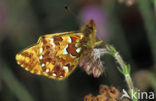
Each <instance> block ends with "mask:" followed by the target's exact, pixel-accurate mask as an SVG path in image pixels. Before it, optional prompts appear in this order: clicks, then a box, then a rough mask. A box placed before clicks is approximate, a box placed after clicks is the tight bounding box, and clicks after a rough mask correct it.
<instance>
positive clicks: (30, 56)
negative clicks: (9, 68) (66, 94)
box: [16, 20, 99, 80]
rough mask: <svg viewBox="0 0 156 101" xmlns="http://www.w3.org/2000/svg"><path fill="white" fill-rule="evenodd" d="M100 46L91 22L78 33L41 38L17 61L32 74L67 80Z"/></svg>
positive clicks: (23, 52) (18, 57)
mask: <svg viewBox="0 0 156 101" xmlns="http://www.w3.org/2000/svg"><path fill="white" fill-rule="evenodd" d="M97 43H99V42H96V25H95V22H94V21H93V20H90V21H89V23H88V24H85V25H84V26H82V28H81V29H80V30H78V31H71V32H62V33H54V34H47V35H42V36H40V37H39V39H38V42H37V43H36V44H34V45H32V46H30V47H29V48H26V49H24V50H23V51H21V52H19V53H18V54H17V55H16V60H17V63H18V64H19V65H20V66H21V67H23V68H25V70H27V71H30V72H31V73H34V74H38V75H44V76H47V77H49V78H52V79H55V80H64V79H66V78H67V77H68V76H69V75H70V74H71V73H72V72H73V71H74V70H75V68H76V67H77V66H78V64H79V61H80V60H81V59H82V58H83V57H84V56H86V55H88V54H90V53H91V52H92V50H93V48H94V47H95V45H96V44H97Z"/></svg>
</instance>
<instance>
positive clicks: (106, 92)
mask: <svg viewBox="0 0 156 101" xmlns="http://www.w3.org/2000/svg"><path fill="white" fill-rule="evenodd" d="M99 93H100V94H99V95H97V96H93V95H92V94H88V95H86V96H85V98H84V101H118V100H119V99H120V92H119V91H118V90H117V89H116V88H115V87H108V86H106V85H100V87H99Z"/></svg>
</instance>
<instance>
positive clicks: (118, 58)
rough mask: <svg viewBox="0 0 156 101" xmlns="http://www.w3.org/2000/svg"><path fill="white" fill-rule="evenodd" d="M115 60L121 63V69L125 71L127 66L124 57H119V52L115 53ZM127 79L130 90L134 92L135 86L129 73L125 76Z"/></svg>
mask: <svg viewBox="0 0 156 101" xmlns="http://www.w3.org/2000/svg"><path fill="white" fill-rule="evenodd" d="M114 58H115V59H116V60H117V62H118V63H119V65H120V67H121V68H122V70H123V71H124V70H125V69H126V68H125V67H126V64H125V63H124V61H123V59H122V57H121V56H120V55H119V53H118V52H116V53H115V55H114ZM124 76H125V79H126V82H127V84H128V87H129V90H130V91H131V90H133V91H134V86H133V82H132V79H131V76H130V74H129V73H126V74H125V75H124Z"/></svg>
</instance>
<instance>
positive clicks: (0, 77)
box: [0, 0, 156, 101]
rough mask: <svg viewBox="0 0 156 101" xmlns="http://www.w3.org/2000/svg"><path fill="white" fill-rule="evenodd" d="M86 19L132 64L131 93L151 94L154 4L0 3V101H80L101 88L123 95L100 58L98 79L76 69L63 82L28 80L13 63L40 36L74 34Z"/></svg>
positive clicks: (120, 80)
mask: <svg viewBox="0 0 156 101" xmlns="http://www.w3.org/2000/svg"><path fill="white" fill-rule="evenodd" d="M65 6H67V7H68V8H69V10H68V11H67V10H66V9H65ZM90 19H94V20H95V22H96V24H97V34H98V35H99V36H100V37H101V38H102V39H103V40H104V41H105V42H108V43H110V44H112V45H114V47H115V48H116V49H117V50H118V51H119V53H120V54H121V56H122V57H123V59H124V60H125V61H126V63H128V64H131V67H132V68H131V69H132V79H133V81H134V84H135V87H137V88H139V89H141V90H143V91H155V90H156V0H137V1H135V0H0V101H83V98H84V96H85V95H86V94H88V93H93V94H97V93H98V87H99V85H100V84H105V85H109V86H115V87H116V88H117V89H119V90H120V91H122V89H123V88H124V89H127V85H126V83H125V80H124V76H123V75H121V74H120V73H119V72H118V70H117V69H116V66H117V63H116V62H115V61H114V59H113V58H112V57H110V56H103V58H104V59H103V60H104V69H105V72H104V74H103V75H102V76H101V77H100V78H93V76H88V75H87V74H86V73H85V72H84V70H82V69H81V68H77V69H76V70H75V71H74V72H73V73H72V74H71V75H70V76H69V77H68V78H67V79H66V80H64V81H56V80H53V79H49V78H47V77H44V76H38V75H34V74H31V73H29V72H27V71H25V70H24V69H23V68H21V67H20V66H19V65H18V64H17V63H16V60H15V55H16V54H17V53H18V52H19V51H20V50H22V49H24V48H25V47H27V46H29V45H31V44H34V43H36V42H37V40H38V37H39V36H41V35H45V34H47V33H57V32H64V31H73V30H79V28H80V27H81V25H82V24H84V23H86V22H87V21H88V20H90Z"/></svg>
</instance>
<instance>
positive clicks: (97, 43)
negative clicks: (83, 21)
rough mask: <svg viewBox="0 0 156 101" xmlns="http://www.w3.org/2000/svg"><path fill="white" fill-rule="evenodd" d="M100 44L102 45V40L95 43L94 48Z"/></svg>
mask: <svg viewBox="0 0 156 101" xmlns="http://www.w3.org/2000/svg"><path fill="white" fill-rule="evenodd" d="M102 43H103V40H100V41H97V42H95V46H98V45H100V44H102Z"/></svg>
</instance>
